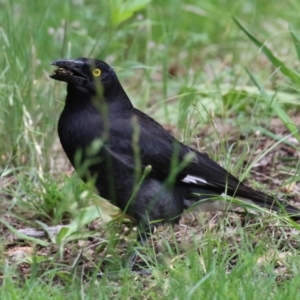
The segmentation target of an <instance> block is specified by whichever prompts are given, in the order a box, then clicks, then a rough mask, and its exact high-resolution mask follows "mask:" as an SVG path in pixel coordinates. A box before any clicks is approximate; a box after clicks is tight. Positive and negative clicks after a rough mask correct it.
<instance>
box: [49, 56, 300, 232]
mask: <svg viewBox="0 0 300 300" xmlns="http://www.w3.org/2000/svg"><path fill="white" fill-rule="evenodd" d="M53 65H55V66H58V67H59V68H61V69H66V71H57V72H55V73H54V75H51V77H52V78H53V79H56V80H60V81H65V82H67V83H68V86H67V97H66V102H65V107H64V110H63V112H62V114H61V116H60V119H59V123H58V133H59V137H60V141H61V144H62V146H63V148H64V151H65V152H66V154H67V156H68V158H69V160H70V161H71V163H72V164H73V166H74V167H75V169H76V170H77V171H78V172H79V174H80V176H81V177H82V179H83V180H88V178H89V177H92V178H94V180H95V184H96V187H97V189H98V191H99V193H100V195H101V196H103V197H104V198H107V199H108V200H109V201H111V202H112V203H114V204H115V205H117V206H119V207H120V208H121V209H122V210H124V209H126V210H127V211H126V212H127V213H128V214H130V215H132V216H133V217H135V218H136V219H137V222H138V223H139V225H140V227H143V228H144V227H147V226H148V224H149V223H150V222H152V221H156V220H157V221H161V222H176V221H178V219H179V217H180V215H181V213H182V212H183V210H184V208H185V207H186V203H191V201H192V202H195V201H197V200H199V199H202V198H207V197H213V196H217V195H220V194H223V193H226V194H227V195H229V196H233V197H239V198H243V199H246V201H247V200H248V201H249V200H250V201H251V202H252V203H254V204H256V205H258V206H261V207H266V208H270V209H273V210H281V209H285V210H286V211H287V212H288V213H289V214H290V215H293V216H294V217H296V218H297V216H296V215H299V214H300V211H299V210H298V209H297V208H295V207H293V206H291V205H288V204H285V203H283V202H279V201H278V200H277V199H276V198H275V197H273V196H269V195H266V194H264V193H262V192H259V191H255V190H253V189H251V188H250V187H248V186H246V185H245V184H243V183H242V182H240V181H239V180H238V179H237V178H235V177H234V176H233V175H231V174H230V173H229V172H228V171H226V170H225V169H223V168H222V167H221V166H219V165H218V164H217V163H216V162H215V161H213V160H211V159H210V158H208V157H207V156H206V155H204V154H202V153H200V152H197V151H196V150H194V149H192V148H190V147H188V146H186V145H184V144H182V143H180V142H179V141H178V140H176V139H175V138H174V137H173V136H171V135H170V134H169V133H168V132H167V131H166V130H165V129H164V128H163V127H162V126H161V125H160V124H158V123H157V122H156V121H154V120H153V119H152V118H151V117H149V116H148V115H146V114H144V113H143V112H141V111H139V110H137V109H135V108H134V107H133V105H132V104H131V102H130V100H129V98H128V97H127V95H126V93H125V91H124V90H123V88H122V86H121V84H120V83H119V81H118V78H117V76H116V74H115V72H114V71H113V70H112V68H110V67H109V66H108V65H107V64H106V63H105V62H103V61H99V60H96V59H86V58H79V59H76V60H58V61H56V62H54V63H53ZM95 69H97V70H100V75H98V73H99V72H98V71H97V72H94V70H95ZM93 74H97V76H96V75H93ZM96 140H99V143H98V149H96V150H95V149H94V150H93V149H90V148H91V145H92V144H93V143H95V141H96ZM78 153H79V154H78ZM147 166H151V171H150V172H149V174H148V175H147V176H146V178H145V179H144V181H143V182H142V183H141V184H140V187H139V190H138V191H137V192H136V193H135V196H134V198H132V195H133V193H134V189H135V187H136V186H137V184H138V183H139V181H140V180H141V178H142V175H143V172H144V170H145V168H146V167H147ZM170 174H171V175H172V176H171V177H172V178H171V179H170ZM168 180H169V181H168ZM129 200H130V201H131V202H130V203H129ZM220 202H221V201H220ZM214 203H215V202H214ZM221 207H227V206H224V205H221V206H220V208H221ZM217 208H218V206H217Z"/></svg>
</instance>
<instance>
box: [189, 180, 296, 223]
mask: <svg viewBox="0 0 300 300" xmlns="http://www.w3.org/2000/svg"><path fill="white" fill-rule="evenodd" d="M247 204H248V205H247ZM184 206H185V209H191V208H194V207H195V208H197V209H199V210H200V211H201V212H208V211H231V210H233V209H236V208H238V207H245V206H246V207H247V208H254V206H258V207H262V208H267V209H270V210H273V211H276V212H279V213H282V214H287V215H288V216H289V217H290V218H292V219H294V220H300V209H298V208H296V207H295V206H293V205H290V204H288V203H286V202H284V201H281V200H278V199H277V198H276V197H273V196H270V195H266V194H264V193H262V192H259V191H256V190H253V189H251V188H249V187H247V186H246V185H244V184H242V183H241V184H240V186H239V188H238V189H237V190H236V191H235V192H232V191H227V193H224V192H223V193H221V192H220V194H217V193H216V192H212V191H208V190H205V189H199V188H195V189H194V190H193V191H191V194H190V195H189V197H187V198H186V199H185V200H184Z"/></svg>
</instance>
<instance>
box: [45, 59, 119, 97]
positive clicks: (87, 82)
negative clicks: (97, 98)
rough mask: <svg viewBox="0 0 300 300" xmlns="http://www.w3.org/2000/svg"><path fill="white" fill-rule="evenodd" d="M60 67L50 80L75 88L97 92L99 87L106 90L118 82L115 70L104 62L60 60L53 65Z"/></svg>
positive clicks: (95, 60) (96, 60) (94, 60)
mask: <svg viewBox="0 0 300 300" xmlns="http://www.w3.org/2000/svg"><path fill="white" fill-rule="evenodd" d="M52 65H53V66H56V67H58V68H57V69H56V70H54V73H53V74H52V75H50V78H53V79H55V80H59V81H64V82H67V83H68V84H70V85H72V86H73V87H75V86H77V87H78V88H80V89H87V90H89V91H93V92H95V91H96V89H97V85H98V86H101V88H103V89H104V90H105V89H106V88H107V89H108V88H110V87H111V86H112V85H114V84H115V83H117V82H118V79H117V77H116V74H115V72H114V71H113V69H112V68H111V67H110V66H109V65H108V64H107V63H105V62H104V61H101V60H98V59H89V58H77V59H59V60H56V61H54V62H53V63H52Z"/></svg>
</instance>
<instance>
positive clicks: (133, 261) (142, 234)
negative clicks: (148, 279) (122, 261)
mask: <svg viewBox="0 0 300 300" xmlns="http://www.w3.org/2000/svg"><path fill="white" fill-rule="evenodd" d="M153 232H154V227H153V226H150V227H149V228H147V230H138V237H137V247H136V248H139V247H140V246H142V247H143V246H144V245H145V244H146V243H147V241H148V239H149V237H150V236H151V234H152V233H153ZM138 252H139V251H138V250H137V249H133V250H131V254H130V255H129V258H128V260H127V264H126V267H127V268H129V269H130V270H134V269H135V268H137V269H139V270H134V271H135V272H137V273H139V274H141V275H150V274H151V272H149V270H147V269H141V268H139V267H140V266H139V265H138V264H137V258H138V256H139V253H138Z"/></svg>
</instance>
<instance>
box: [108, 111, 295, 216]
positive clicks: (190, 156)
mask: <svg viewBox="0 0 300 300" xmlns="http://www.w3.org/2000/svg"><path fill="white" fill-rule="evenodd" d="M135 115H136V116H137V117H138V125H139V126H138V130H137V132H138V133H137V134H138V138H137V140H136V143H137V145H138V147H137V148H138V151H139V153H138V154H139V159H140V163H141V165H142V166H143V167H146V166H148V165H150V166H151V167H152V172H151V174H150V176H152V177H155V178H157V179H160V180H167V179H168V178H169V176H170V173H172V172H173V173H174V176H173V180H174V182H173V184H179V183H180V184H183V185H189V186H193V187H197V186H198V187H199V188H201V189H203V188H204V189H207V190H209V191H215V192H216V194H221V193H223V192H226V193H227V194H228V195H230V196H234V197H240V198H244V199H248V200H252V202H253V203H255V204H257V205H259V206H262V207H267V208H272V209H275V210H279V209H280V208H281V206H284V207H285V209H286V210H287V211H288V212H289V213H291V214H296V213H297V214H299V210H298V209H296V208H294V207H293V206H290V205H283V204H281V203H279V202H278V200H277V199H276V198H275V197H273V196H269V195H266V194H264V193H262V192H259V191H255V190H253V189H252V188H250V187H248V186H246V185H245V184H243V183H242V182H240V181H239V180H238V179H237V178H236V177H234V176H233V175H231V174H230V173H229V172H228V171H226V170H225V169H224V168H222V167H221V166H220V165H218V164H217V163H216V162H215V161H213V160H212V159H210V158H209V157H207V156H206V155H205V154H202V153H200V152H198V151H196V150H193V149H192V148H190V147H188V146H186V145H184V144H182V143H180V142H179V141H178V140H176V139H175V138H174V137H172V136H171V135H170V134H169V133H168V132H167V131H166V130H165V129H164V128H163V127H162V126H161V125H160V124H158V123H157V122H155V121H154V120H153V119H152V118H150V117H148V116H147V115H145V114H144V113H142V112H140V111H138V110H136V111H135ZM123 118H124V115H123ZM123 121H124V123H123V124H122V119H120V120H119V121H118V123H119V124H118V126H116V127H115V129H116V130H115V132H114V130H113V132H112V133H111V134H113V135H114V136H115V137H116V136H117V137H119V138H118V139H114V140H115V143H112V144H110V150H111V151H113V152H116V153H118V154H122V153H123V154H124V153H131V157H132V159H133V161H132V163H131V165H134V158H133V150H132V149H133V148H134V143H135V142H134V139H133V138H132V136H133V135H134V133H133V131H132V130H130V129H128V124H129V122H128V120H125V119H123ZM120 128H122V130H120Z"/></svg>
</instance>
